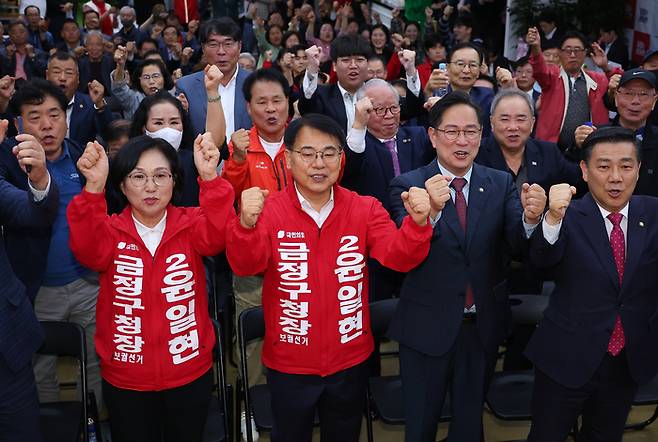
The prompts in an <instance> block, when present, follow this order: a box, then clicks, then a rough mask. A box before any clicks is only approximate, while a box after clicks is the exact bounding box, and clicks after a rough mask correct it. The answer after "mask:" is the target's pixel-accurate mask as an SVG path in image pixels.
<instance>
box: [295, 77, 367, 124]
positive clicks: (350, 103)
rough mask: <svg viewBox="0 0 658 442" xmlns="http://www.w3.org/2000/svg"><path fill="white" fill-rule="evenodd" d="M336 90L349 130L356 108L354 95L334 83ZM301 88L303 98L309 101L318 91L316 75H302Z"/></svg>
mask: <svg viewBox="0 0 658 442" xmlns="http://www.w3.org/2000/svg"><path fill="white" fill-rule="evenodd" d="M336 84H337V85H338V89H339V90H340V96H341V97H342V98H343V104H344V106H345V114H346V115H347V127H348V128H350V129H351V127H352V124H354V115H355V108H354V106H356V94H357V93H358V91H357V92H356V93H354V94H350V93H349V92H347V91H346V90H345V89H343V87H342V86H341V85H340V82H338V83H336ZM302 87H303V88H304V97H306V99H307V100H310V99H311V97H312V96H313V94H314V93H315V91H316V90H317V89H318V75H317V74H315V75H311V74H309V73H308V71H307V72H306V73H305V74H304V78H303V79H302Z"/></svg>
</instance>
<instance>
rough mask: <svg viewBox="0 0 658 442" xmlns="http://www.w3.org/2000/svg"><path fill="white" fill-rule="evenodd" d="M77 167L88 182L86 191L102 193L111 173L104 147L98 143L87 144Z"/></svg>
mask: <svg viewBox="0 0 658 442" xmlns="http://www.w3.org/2000/svg"><path fill="white" fill-rule="evenodd" d="M77 165H78V170H79V171H80V172H81V173H82V175H84V177H85V179H86V180H87V184H85V190H87V192H92V193H100V192H102V191H103V188H104V187H105V181H106V180H107V174H108V172H109V163H108V160H107V155H106V154H105V149H103V146H101V145H100V143H98V141H93V142H89V143H87V147H86V148H85V151H84V152H83V153H82V156H81V157H80V159H79V160H78V163H77Z"/></svg>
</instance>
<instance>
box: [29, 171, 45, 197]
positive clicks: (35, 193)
mask: <svg viewBox="0 0 658 442" xmlns="http://www.w3.org/2000/svg"><path fill="white" fill-rule="evenodd" d="M27 187H29V188H30V192H31V193H32V198H34V201H36V202H37V203H38V202H39V201H42V200H44V199H45V198H46V197H47V196H48V192H50V173H49V174H48V184H47V185H46V188H45V189H43V190H38V189H35V188H34V187H32V183H31V182H30V180H29V179H28V180H27Z"/></svg>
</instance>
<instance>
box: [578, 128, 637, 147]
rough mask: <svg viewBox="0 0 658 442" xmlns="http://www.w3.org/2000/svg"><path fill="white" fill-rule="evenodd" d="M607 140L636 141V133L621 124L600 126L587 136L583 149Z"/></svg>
mask: <svg viewBox="0 0 658 442" xmlns="http://www.w3.org/2000/svg"><path fill="white" fill-rule="evenodd" d="M605 141H630V142H632V143H634V142H635V133H634V132H633V131H632V130H630V129H626V128H624V127H621V126H604V127H600V128H598V129H597V130H595V131H594V132H592V133H591V134H589V135H588V136H587V138H585V141H583V145H582V147H581V149H582V150H583V151H585V150H587V149H589V148H591V147H593V146H594V145H595V144H597V143H600V142H605Z"/></svg>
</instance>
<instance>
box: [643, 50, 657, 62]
mask: <svg viewBox="0 0 658 442" xmlns="http://www.w3.org/2000/svg"><path fill="white" fill-rule="evenodd" d="M654 55H658V49H650V50H649V51H648V52H647V53H646V54H644V58H643V59H642V64H644V63H646V62H647V61H648V60H649V59H650V58H651V57H653V56H654Z"/></svg>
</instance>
